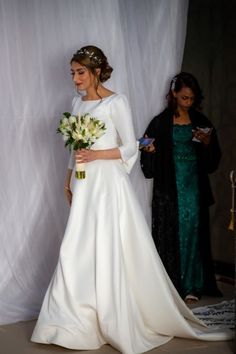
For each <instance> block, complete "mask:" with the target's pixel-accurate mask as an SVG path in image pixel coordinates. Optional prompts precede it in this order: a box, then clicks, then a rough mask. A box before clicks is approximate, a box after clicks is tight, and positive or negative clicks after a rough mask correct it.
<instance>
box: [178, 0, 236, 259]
mask: <svg viewBox="0 0 236 354" xmlns="http://www.w3.org/2000/svg"><path fill="white" fill-rule="evenodd" d="M235 16H236V0H224V1H223V0H189V14H188V25H187V37H186V45H185V52H184V60H183V66H182V70H183V71H187V72H191V73H192V74H194V75H195V76H196V77H197V79H198V81H199V83H200V86H201V88H202V89H203V94H204V96H205V99H204V102H203V104H204V105H203V106H204V109H203V112H204V113H205V114H206V115H207V116H208V118H209V119H210V120H211V121H212V123H213V124H214V125H215V127H216V129H217V131H218V136H219V140H220V144H221V149H222V154H223V155H222V160H221V163H220V167H219V169H218V170H217V172H215V173H214V174H213V175H212V176H211V184H212V188H213V192H214V196H215V200H216V204H215V205H214V206H213V207H211V230H212V251H213V258H214V260H216V261H220V262H225V263H229V264H233V263H234V233H233V232H231V231H229V230H228V225H229V221H230V208H231V185H230V181H229V173H230V171H231V170H233V169H234V170H235V173H236V31H235Z"/></svg>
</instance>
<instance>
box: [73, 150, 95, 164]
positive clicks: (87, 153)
mask: <svg viewBox="0 0 236 354" xmlns="http://www.w3.org/2000/svg"><path fill="white" fill-rule="evenodd" d="M97 158H98V157H97V151H96V150H87V149H81V150H77V151H76V152H75V159H76V161H77V162H80V163H83V162H91V161H94V160H97Z"/></svg>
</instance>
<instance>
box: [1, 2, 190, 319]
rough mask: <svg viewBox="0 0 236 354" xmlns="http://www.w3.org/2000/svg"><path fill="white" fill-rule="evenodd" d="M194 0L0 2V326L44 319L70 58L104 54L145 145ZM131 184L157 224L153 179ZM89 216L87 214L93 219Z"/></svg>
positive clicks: (58, 225) (59, 223)
mask: <svg viewBox="0 0 236 354" xmlns="http://www.w3.org/2000/svg"><path fill="white" fill-rule="evenodd" d="M187 9H188V0H0V46H1V55H0V81H1V85H0V102H1V104H0V134H1V137H0V139H1V149H0V156H1V187H0V191H1V192H0V193H1V195H0V198H1V204H0V215H1V224H0V227H1V229H0V231H1V234H0V236H1V238H0V242H1V247H0V277H1V281H0V323H1V324H3V323H11V322H16V321H19V320H26V319H31V318H34V317H36V316H37V314H38V311H39V308H40V305H41V302H42V299H43V296H44V293H45V291H46V287H47V285H48V283H49V280H50V278H51V276H52V272H53V270H54V267H55V265H56V261H57V256H58V250H59V247H60V243H61V240H62V237H63V233H64V229H65V225H66V220H67V217H68V212H69V208H68V206H67V204H66V201H65V199H64V193H63V185H64V177H65V174H66V169H67V162H68V157H69V153H68V151H66V149H65V148H64V146H63V143H62V140H61V137H60V136H59V135H57V134H56V128H57V125H58V122H59V119H60V117H61V114H62V112H64V111H69V110H70V107H71V106H70V105H71V101H72V98H73V95H74V91H73V90H74V89H73V84H72V82H71V78H70V66H69V61H70V58H71V56H72V54H73V53H74V52H75V51H76V50H77V49H78V48H80V47H81V46H83V45H86V44H95V45H97V46H99V47H101V48H102V49H103V50H104V52H105V54H106V55H107V56H108V59H109V62H110V64H111V66H112V67H113V68H114V72H113V75H112V78H111V79H110V80H109V82H108V84H107V86H108V87H109V88H111V89H112V90H114V91H116V92H120V93H125V94H126V95H127V96H128V98H129V100H130V103H131V107H132V111H133V119H134V125H135V130H136V134H137V138H138V137H140V136H141V135H142V134H143V132H144V130H145V128H146V126H147V124H148V123H149V121H150V120H151V118H152V117H153V116H154V115H155V114H157V113H158V112H160V110H161V109H162V108H163V107H164V105H165V94H166V92H167V87H168V85H169V81H170V78H171V77H172V76H173V75H174V74H176V73H177V72H179V71H180V68H181V62H182V55H183V49H184V41H185V33H186V22H187ZM131 180H132V183H133V185H134V188H135V190H136V191H137V194H138V198H139V200H140V202H142V207H143V210H144V212H145V215H146V217H147V220H148V221H150V196H151V193H150V188H151V185H150V182H149V181H147V180H145V179H144V177H143V175H142V173H141V170H140V166H139V163H138V162H137V163H136V165H135V168H134V170H133V172H132V174H131ZM88 217H89V215H88Z"/></svg>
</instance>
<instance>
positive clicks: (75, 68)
mask: <svg viewBox="0 0 236 354" xmlns="http://www.w3.org/2000/svg"><path fill="white" fill-rule="evenodd" d="M71 75H72V80H73V81H74V83H75V86H76V88H77V90H79V91H81V90H85V91H88V90H89V89H90V88H94V87H95V75H93V74H92V72H91V71H90V70H89V69H88V68H87V67H86V66H84V65H81V64H79V63H76V62H75V61H73V62H72V63H71Z"/></svg>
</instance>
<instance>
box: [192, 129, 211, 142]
mask: <svg viewBox="0 0 236 354" xmlns="http://www.w3.org/2000/svg"><path fill="white" fill-rule="evenodd" d="M212 129H213V128H211V129H210V130H209V131H208V132H207V133H205V132H204V131H202V130H201V129H197V130H194V131H193V136H194V138H196V139H198V140H199V141H200V142H201V143H203V144H204V145H206V146H207V145H209V144H210V141H211V132H212Z"/></svg>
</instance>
